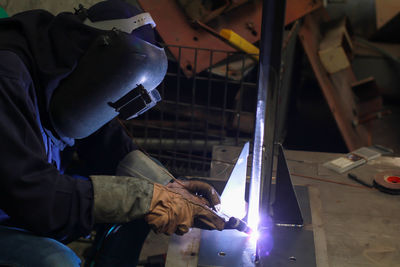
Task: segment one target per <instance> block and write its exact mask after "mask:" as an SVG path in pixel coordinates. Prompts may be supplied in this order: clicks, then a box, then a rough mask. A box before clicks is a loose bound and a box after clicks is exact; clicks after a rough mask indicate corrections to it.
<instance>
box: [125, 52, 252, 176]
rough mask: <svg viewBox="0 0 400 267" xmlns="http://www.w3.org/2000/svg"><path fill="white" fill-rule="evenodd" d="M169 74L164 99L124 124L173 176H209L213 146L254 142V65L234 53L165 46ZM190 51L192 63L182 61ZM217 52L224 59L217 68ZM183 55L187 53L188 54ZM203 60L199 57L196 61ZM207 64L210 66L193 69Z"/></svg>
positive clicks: (139, 143) (243, 56)
mask: <svg viewBox="0 0 400 267" xmlns="http://www.w3.org/2000/svg"><path fill="white" fill-rule="evenodd" d="M165 47H166V50H168V51H171V50H172V49H175V54H177V55H178V57H173V56H169V67H168V72H167V74H166V76H165V79H164V81H163V82H162V83H161V84H160V85H159V87H158V90H159V92H160V94H161V96H162V99H163V100H162V101H161V102H160V103H159V104H158V105H157V106H156V107H154V108H153V109H151V110H149V111H148V112H146V113H145V114H144V115H142V116H141V117H139V118H137V119H134V120H131V121H125V122H124V123H125V125H126V127H127V128H128V130H129V131H130V132H131V134H132V136H133V137H134V139H135V141H136V143H137V144H138V146H139V147H140V148H142V149H144V150H145V151H147V152H148V153H149V154H150V155H151V156H153V157H155V158H157V159H158V160H159V161H161V163H163V164H164V166H166V167H167V169H168V170H170V171H171V172H172V173H173V174H174V175H176V176H181V175H185V176H208V174H209V169H210V163H211V156H212V149H213V146H216V145H233V146H237V145H242V144H244V142H246V141H248V140H251V139H252V138H253V128H254V112H255V100H256V94H257V92H256V89H257V86H256V80H257V62H255V61H254V60H253V59H252V58H251V57H250V55H246V54H243V53H238V52H232V51H220V50H212V49H203V48H193V47H182V46H168V45H165ZM183 53H191V55H192V56H193V60H192V62H191V63H190V64H189V63H188V64H186V63H185V62H181V58H182V57H181V55H182V54H183ZM221 53H222V54H223V55H224V58H225V60H223V61H222V62H219V63H217V64H215V62H214V61H215V60H213V58H214V57H215V55H216V54H218V56H219V58H221ZM186 55H187V54H186ZM200 56H201V57H200ZM200 60H201V61H202V65H204V61H205V60H208V63H209V64H208V65H209V67H208V68H206V69H204V70H199V69H198V68H197V65H198V62H199V61H200Z"/></svg>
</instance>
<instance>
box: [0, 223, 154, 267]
mask: <svg viewBox="0 0 400 267" xmlns="http://www.w3.org/2000/svg"><path fill="white" fill-rule="evenodd" d="M109 229H110V227H109V225H103V226H101V227H100V228H99V229H98V234H97V235H96V241H95V244H94V245H93V248H92V251H91V253H90V254H91V255H90V256H89V258H88V259H87V261H86V264H85V265H86V266H96V267H100V266H101V267H102V266H136V264H137V262H138V259H139V255H140V251H141V248H142V246H143V243H144V241H145V239H146V237H147V234H148V233H149V231H150V228H149V226H148V225H147V223H145V221H144V220H136V221H133V222H130V223H127V224H124V225H120V226H117V227H114V228H112V229H113V231H110V232H109V231H108V230H109ZM103 233H107V237H106V238H105V239H104V238H103V237H104V235H103ZM80 264H81V260H80V259H79V257H78V256H77V255H76V254H75V253H74V252H73V251H72V250H71V249H70V248H68V247H67V246H66V245H63V244H62V243H60V242H58V241H56V240H54V239H51V238H47V237H40V236H36V235H34V234H31V233H29V232H26V231H23V230H19V229H15V228H8V227H4V226H0V266H12V267H31V266H32V267H36V266H38V267H39V266H40V267H76V266H80Z"/></svg>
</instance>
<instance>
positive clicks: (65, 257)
mask: <svg viewBox="0 0 400 267" xmlns="http://www.w3.org/2000/svg"><path fill="white" fill-rule="evenodd" d="M80 263H81V261H80V259H79V257H78V256H76V255H75V253H74V252H73V251H72V250H71V249H70V248H68V247H67V246H65V245H63V244H61V243H60V242H58V241H56V240H54V239H51V238H47V237H40V236H35V235H33V234H31V233H28V232H25V231H22V230H18V229H14V228H8V227H4V226H0V266H4V265H5V266H13V267H14V266H15V267H22V266H24V267H28V266H32V267H36V266H38V267H39V266H42V267H53V266H60V267H72V266H74V267H75V266H80Z"/></svg>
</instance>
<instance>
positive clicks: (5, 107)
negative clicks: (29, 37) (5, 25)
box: [0, 50, 135, 242]
mask: <svg viewBox="0 0 400 267" xmlns="http://www.w3.org/2000/svg"><path fill="white" fill-rule="evenodd" d="M0 142H1V145H0V160H1V164H0V209H1V210H3V212H2V214H1V211H0V224H3V225H8V226H13V227H18V228H23V229H26V230H28V231H31V232H33V233H35V234H38V235H42V236H49V237H52V238H55V239H57V240H60V241H64V242H67V241H71V240H73V239H76V238H78V237H80V236H85V235H87V234H89V233H90V231H91V229H92V227H93V223H94V222H93V215H92V209H93V189H92V184H91V181H90V180H89V179H77V178H75V177H73V176H69V175H65V174H63V173H62V171H61V170H60V167H61V161H60V150H62V149H63V148H64V147H65V146H66V143H65V142H63V141H61V140H58V139H57V138H54V137H53V136H52V134H51V132H50V131H48V130H47V129H46V128H45V127H44V126H43V124H42V122H41V120H40V116H39V110H38V103H37V95H36V90H35V87H34V84H33V82H32V77H31V75H30V73H29V71H28V70H27V68H26V66H25V64H24V63H23V62H22V61H21V59H20V58H19V56H17V55H16V54H15V53H13V52H10V51H5V50H0ZM80 143H81V147H82V149H80V150H81V155H82V158H83V159H84V160H85V162H86V163H87V164H88V166H89V170H90V171H89V172H92V173H102V174H112V172H113V171H114V169H115V167H116V165H117V163H118V161H119V160H121V159H122V158H123V156H125V155H126V154H127V153H129V152H130V151H132V150H133V149H134V148H135V147H134V145H133V143H132V142H131V140H130V139H129V137H128V136H126V134H124V133H123V132H122V130H121V129H120V128H116V127H112V126H110V125H106V126H105V127H103V128H102V129H101V130H99V131H98V132H97V133H95V134H93V135H92V136H91V137H89V138H87V139H86V140H82V141H80Z"/></svg>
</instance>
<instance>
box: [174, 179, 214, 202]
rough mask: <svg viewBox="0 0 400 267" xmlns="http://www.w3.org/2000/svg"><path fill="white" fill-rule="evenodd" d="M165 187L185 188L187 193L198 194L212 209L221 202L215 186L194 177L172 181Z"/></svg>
mask: <svg viewBox="0 0 400 267" xmlns="http://www.w3.org/2000/svg"><path fill="white" fill-rule="evenodd" d="M167 187H168V188H170V189H172V188H177V189H186V191H187V192H188V193H191V194H194V195H197V196H200V197H202V198H203V199H204V200H207V202H208V203H206V205H207V206H208V207H210V208H212V209H214V210H215V208H214V207H215V206H217V205H219V204H221V198H220V196H219V194H218V192H217V191H216V190H215V188H214V187H213V186H211V185H210V184H208V183H206V182H203V181H199V180H195V179H186V180H182V179H179V180H178V181H173V182H172V183H169V184H167Z"/></svg>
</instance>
